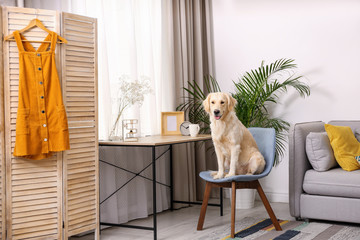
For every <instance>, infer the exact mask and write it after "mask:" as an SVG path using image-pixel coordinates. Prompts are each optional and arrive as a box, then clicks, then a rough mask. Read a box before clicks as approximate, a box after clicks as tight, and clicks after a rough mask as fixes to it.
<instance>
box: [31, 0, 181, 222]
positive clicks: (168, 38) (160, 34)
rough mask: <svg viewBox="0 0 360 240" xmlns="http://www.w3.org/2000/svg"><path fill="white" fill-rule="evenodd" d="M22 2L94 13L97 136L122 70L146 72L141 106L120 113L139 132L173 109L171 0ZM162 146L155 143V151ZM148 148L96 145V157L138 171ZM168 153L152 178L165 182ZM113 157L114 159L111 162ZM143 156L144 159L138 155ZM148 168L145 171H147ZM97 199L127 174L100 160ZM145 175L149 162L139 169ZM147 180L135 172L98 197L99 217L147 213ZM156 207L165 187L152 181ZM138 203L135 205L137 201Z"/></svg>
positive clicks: (151, 129) (105, 127) (152, 128)
mask: <svg viewBox="0 0 360 240" xmlns="http://www.w3.org/2000/svg"><path fill="white" fill-rule="evenodd" d="M25 6H26V7H32V8H45V9H53V10H60V11H65V12H71V13H75V14H80V15H85V16H90V17H95V18H97V19H98V70H99V75H98V77H99V86H98V87H99V88H98V93H99V98H98V99H99V139H107V137H108V134H109V132H110V131H111V127H112V123H113V121H114V118H115V115H116V112H114V111H112V110H114V109H116V107H114V106H112V104H113V103H114V101H112V100H111V97H112V96H111V94H110V93H111V92H114V91H112V89H114V87H116V86H117V84H116V83H117V81H118V80H119V77H120V76H122V75H127V76H129V77H130V79H132V80H136V79H139V78H141V76H146V77H148V78H149V79H150V80H151V86H152V90H153V94H148V95H146V96H145V101H144V103H143V105H142V106H141V107H139V106H133V107H132V108H129V109H128V110H127V111H125V112H124V114H123V115H124V117H125V118H136V119H139V123H140V124H139V131H140V134H141V135H142V136H145V135H156V134H160V122H161V121H160V113H161V112H162V111H174V110H175V108H176V106H175V104H176V103H175V97H174V96H175V84H174V73H173V65H174V64H173V55H172V53H173V51H172V47H173V38H172V14H171V1H167V0H152V1H148V0H62V1H45V0H25ZM162 151H164V148H161V149H157V155H159V154H160V153H161V152H162ZM150 156H151V154H149V151H148V150H144V149H132V148H130V149H118V148H102V149H100V159H101V160H105V161H110V162H112V163H113V164H115V165H117V166H120V167H123V168H128V169H130V170H132V171H133V172H137V171H140V170H141V169H142V168H144V167H145V166H146V164H147V163H148V160H149V157H150ZM168 157H169V154H166V155H164V156H163V157H162V159H164V158H165V159H166V160H162V159H159V160H158V162H157V180H158V181H161V182H164V183H167V184H168V183H169V174H168V173H169V170H168V162H169V161H168ZM113 159H116V161H115V162H113ZM144 159H146V160H144ZM149 174H150V175H149ZM100 176H101V180H100V183H101V185H100V201H102V200H104V199H105V198H106V197H108V196H109V194H110V193H111V192H113V191H114V190H116V189H118V188H119V187H121V186H122V185H123V183H124V181H125V182H126V181H127V180H125V179H124V178H126V179H130V178H131V177H132V176H133V174H131V173H125V172H124V171H123V170H120V169H115V168H114V167H112V166H110V165H107V164H104V163H100ZM144 176H146V177H149V178H151V167H150V168H148V169H147V170H146V171H144ZM151 189H152V185H151V182H150V181H148V180H146V179H145V178H141V177H138V178H136V179H134V180H132V181H131V183H130V185H128V186H127V187H124V188H122V189H121V190H120V191H119V192H118V193H117V194H115V195H113V196H112V197H110V198H109V199H108V200H106V201H105V202H104V204H103V205H102V207H101V209H100V211H101V221H110V222H119V223H121V222H127V221H129V220H131V219H134V218H140V217H146V216H147V215H148V214H150V213H152V191H151ZM157 190H158V191H157V200H158V204H157V210H158V211H162V210H164V209H167V208H168V206H169V199H168V196H169V195H168V189H167V188H166V187H163V186H161V185H157ZM140 206H141V207H140Z"/></svg>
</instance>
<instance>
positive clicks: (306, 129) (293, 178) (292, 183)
mask: <svg viewBox="0 0 360 240" xmlns="http://www.w3.org/2000/svg"><path fill="white" fill-rule="evenodd" d="M324 124H325V123H324V122H321V121H318V122H306V123H296V124H295V125H293V126H291V128H290V132H289V206H290V214H291V216H293V217H301V216H300V196H301V194H302V193H303V192H304V191H303V182H304V175H305V172H306V171H307V170H308V169H310V168H312V167H311V165H310V163H309V160H308V158H307V155H306V147H305V143H306V136H307V135H308V134H309V133H310V132H324V131H325V127H324Z"/></svg>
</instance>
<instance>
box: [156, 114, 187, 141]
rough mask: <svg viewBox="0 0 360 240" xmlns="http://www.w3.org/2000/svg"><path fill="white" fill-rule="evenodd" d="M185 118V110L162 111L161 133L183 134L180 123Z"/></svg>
mask: <svg viewBox="0 0 360 240" xmlns="http://www.w3.org/2000/svg"><path fill="white" fill-rule="evenodd" d="M184 120H185V114H184V112H183V111H178V112H161V135H164V136H167V135H181V132H180V125H181V123H183V122H184Z"/></svg>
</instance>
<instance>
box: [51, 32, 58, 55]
mask: <svg viewBox="0 0 360 240" xmlns="http://www.w3.org/2000/svg"><path fill="white" fill-rule="evenodd" d="M57 38H58V36H57V33H56V32H52V36H51V45H50V51H55V48H56V42H57Z"/></svg>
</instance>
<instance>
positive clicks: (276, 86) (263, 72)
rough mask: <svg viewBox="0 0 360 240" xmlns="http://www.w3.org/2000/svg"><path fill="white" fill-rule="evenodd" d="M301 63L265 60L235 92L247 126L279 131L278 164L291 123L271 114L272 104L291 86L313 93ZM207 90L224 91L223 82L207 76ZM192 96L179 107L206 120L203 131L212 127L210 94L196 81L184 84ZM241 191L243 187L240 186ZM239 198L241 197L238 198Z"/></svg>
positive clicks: (197, 119) (195, 119) (247, 74)
mask: <svg viewBox="0 0 360 240" xmlns="http://www.w3.org/2000/svg"><path fill="white" fill-rule="evenodd" d="M296 68H297V65H296V64H295V63H294V60H293V59H279V60H276V61H275V62H273V63H271V64H269V65H265V64H264V61H262V63H261V65H260V67H259V68H257V69H253V70H250V71H249V72H245V73H244V75H243V76H241V77H239V79H238V80H237V81H236V82H235V81H234V85H235V92H234V93H232V96H233V97H234V98H235V99H236V100H237V105H236V106H235V112H236V116H237V117H238V118H239V120H240V121H241V122H242V123H243V124H244V125H245V126H246V127H266V128H267V127H272V128H274V129H275V132H276V158H275V162H274V165H275V166H276V165H277V164H278V163H279V159H280V157H281V156H283V155H284V153H285V144H286V142H287V133H288V130H289V126H290V124H289V123H288V122H287V121H285V120H284V119H281V118H276V117H272V116H271V111H270V110H269V106H270V104H277V103H278V102H279V100H280V98H281V97H282V96H284V94H285V93H286V92H287V91H288V89H289V88H293V89H295V90H296V91H297V92H298V93H299V95H300V96H301V97H306V96H309V95H310V87H309V86H308V85H307V84H305V83H304V82H302V81H300V80H301V78H303V76H301V75H299V76H298V75H296V74H295V73H294V69H296ZM204 83H205V86H206V88H205V90H206V91H207V92H208V93H209V92H216V91H221V90H220V87H219V84H218V83H217V81H216V80H215V79H214V78H213V77H205V78H204ZM184 90H185V91H186V92H187V93H188V95H189V97H187V98H185V99H184V100H185V101H184V103H182V104H181V105H179V106H178V108H177V109H178V110H181V111H185V112H186V113H187V114H188V115H189V120H190V121H192V122H195V123H200V124H202V132H208V131H209V127H208V125H209V117H208V116H207V114H206V113H205V111H204V110H203V108H202V105H201V104H202V102H203V100H205V98H206V94H205V93H204V91H202V89H201V88H200V87H199V86H198V85H197V84H196V83H195V81H193V82H192V83H191V82H189V88H184ZM238 191H239V190H238ZM237 199H239V198H237Z"/></svg>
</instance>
